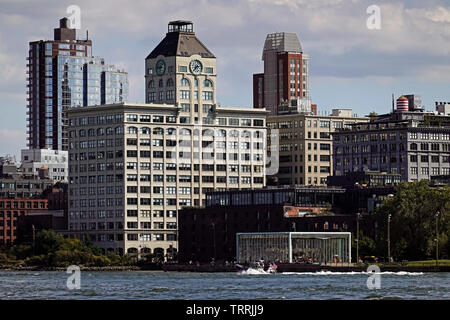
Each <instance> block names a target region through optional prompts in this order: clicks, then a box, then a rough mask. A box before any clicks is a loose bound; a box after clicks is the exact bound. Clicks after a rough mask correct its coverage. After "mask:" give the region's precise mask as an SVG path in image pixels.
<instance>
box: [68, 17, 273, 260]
mask: <svg viewBox="0 0 450 320" xmlns="http://www.w3.org/2000/svg"><path fill="white" fill-rule="evenodd" d="M215 67H216V63H215V57H214V55H213V54H212V53H211V52H210V51H209V50H208V49H207V48H206V47H205V46H204V45H203V44H201V42H200V41H199V40H198V39H197V38H196V37H195V34H194V32H193V28H192V23H191V22H188V21H174V22H170V23H169V32H168V33H167V35H166V37H165V38H164V40H163V41H162V42H161V43H160V44H159V45H158V46H157V47H156V48H155V49H154V50H153V51H152V52H151V53H150V55H149V56H148V57H147V59H146V72H145V74H146V79H145V81H146V100H147V101H148V102H149V103H146V104H130V103H116V104H110V105H104V106H92V107H87V108H73V109H71V110H69V111H68V117H69V125H70V128H69V234H72V235H76V236H78V237H80V238H89V239H91V240H92V241H93V242H94V243H96V244H97V245H99V246H100V247H102V248H103V249H105V250H114V251H116V252H117V253H128V254H130V255H139V256H140V257H142V256H144V255H146V254H148V253H152V254H156V255H161V256H166V255H170V254H171V253H173V251H172V250H173V249H176V248H178V238H177V234H178V224H177V217H178V210H179V209H180V208H182V207H189V206H202V205H203V204H204V201H205V193H206V192H210V191H217V190H225V189H254V188H262V187H264V186H265V172H266V171H265V151H266V150H265V146H266V139H267V137H266V116H267V112H266V111H265V110H264V109H253V108H232V107H224V106H218V105H217V104H216V102H215V101H216V100H215V99H216V86H215V77H216V70H215ZM155 102H158V103H155Z"/></svg>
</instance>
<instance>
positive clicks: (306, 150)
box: [267, 109, 369, 186]
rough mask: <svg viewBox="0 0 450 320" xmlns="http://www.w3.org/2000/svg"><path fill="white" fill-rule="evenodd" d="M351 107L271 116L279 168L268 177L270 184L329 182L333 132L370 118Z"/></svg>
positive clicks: (270, 123)
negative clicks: (275, 136)
mask: <svg viewBox="0 0 450 320" xmlns="http://www.w3.org/2000/svg"><path fill="white" fill-rule="evenodd" d="M368 120H369V119H368V118H366V117H357V116H355V115H353V113H352V111H351V110H349V109H334V110H333V111H332V113H331V114H330V115H327V116H325V115H324V116H321V115H314V114H311V112H309V113H297V112H294V113H286V114H280V115H278V116H269V117H268V118H267V126H268V128H269V129H270V135H272V134H274V135H278V140H279V146H278V148H279V150H274V149H272V148H271V152H277V151H278V154H279V157H278V158H279V170H278V173H277V174H276V175H274V176H271V177H268V184H269V185H297V184H298V185H321V186H326V185H327V176H329V175H332V169H333V139H332V133H333V132H334V131H335V130H336V129H338V128H345V127H348V126H349V125H350V124H353V123H357V122H367V121H368Z"/></svg>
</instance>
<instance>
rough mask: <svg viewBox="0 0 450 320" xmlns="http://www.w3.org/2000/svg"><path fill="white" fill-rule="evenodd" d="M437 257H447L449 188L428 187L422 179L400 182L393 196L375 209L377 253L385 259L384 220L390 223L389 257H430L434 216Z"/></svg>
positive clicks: (414, 258) (385, 233) (385, 222)
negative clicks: (437, 246) (437, 245)
mask: <svg viewBox="0 0 450 320" xmlns="http://www.w3.org/2000/svg"><path fill="white" fill-rule="evenodd" d="M437 212H439V213H440V214H439V216H438V227H439V229H438V234H439V236H438V238H439V247H440V250H439V251H440V256H441V257H448V256H449V243H448V242H449V239H448V235H449V230H450V187H449V186H445V187H430V186H429V184H428V182H427V181H426V180H422V181H420V182H412V183H402V184H401V185H399V186H398V187H397V190H396V194H395V195H394V196H393V197H391V198H388V199H387V200H386V201H385V202H384V204H383V205H382V206H381V207H380V208H379V209H378V210H377V213H376V220H377V226H378V227H377V249H376V251H377V253H378V255H381V256H387V223H388V222H387V221H388V216H389V215H391V220H390V239H391V240H390V244H391V256H392V257H395V258H397V259H407V260H419V259H424V258H430V257H434V254H435V246H436V242H435V241H434V239H435V238H436V213H437Z"/></svg>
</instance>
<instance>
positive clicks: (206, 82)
mask: <svg viewBox="0 0 450 320" xmlns="http://www.w3.org/2000/svg"><path fill="white" fill-rule="evenodd" d="M203 86H204V87H208V88H212V87H213V83H212V81H211V80H208V79H206V80H205V81H203Z"/></svg>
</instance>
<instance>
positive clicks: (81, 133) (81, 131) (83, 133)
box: [78, 129, 86, 137]
mask: <svg viewBox="0 0 450 320" xmlns="http://www.w3.org/2000/svg"><path fill="white" fill-rule="evenodd" d="M78 135H79V136H80V137H86V130H84V129H81V130H80V131H79V132H78Z"/></svg>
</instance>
